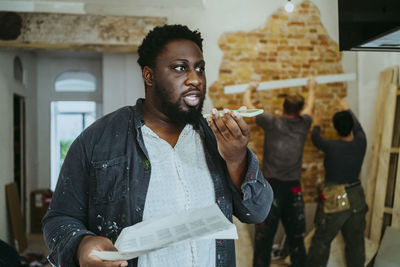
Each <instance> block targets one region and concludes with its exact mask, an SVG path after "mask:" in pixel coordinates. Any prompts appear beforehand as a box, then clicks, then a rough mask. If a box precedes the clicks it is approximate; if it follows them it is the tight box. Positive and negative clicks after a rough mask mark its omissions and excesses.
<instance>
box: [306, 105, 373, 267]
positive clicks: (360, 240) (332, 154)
mask: <svg viewBox="0 0 400 267" xmlns="http://www.w3.org/2000/svg"><path fill="white" fill-rule="evenodd" d="M340 109H341V111H339V112H337V113H335V114H334V116H333V118H332V121H333V125H334V127H335V129H336V131H337V133H338V136H339V138H338V139H336V140H330V139H326V138H323V137H321V134H320V131H321V126H320V121H319V117H318V116H315V123H314V128H313V131H312V136H311V137H312V141H313V143H314V145H315V146H316V147H317V148H318V149H320V150H322V151H323V152H324V154H325V159H324V166H325V186H324V190H323V191H322V194H321V202H320V203H319V206H318V209H317V214H316V218H315V226H316V231H315V234H314V236H313V238H312V242H311V246H310V249H309V253H308V258H307V266H308V267H325V266H326V265H327V262H328V258H329V251H330V245H331V242H332V240H333V239H334V238H335V236H336V235H337V233H338V232H339V231H341V232H342V235H343V239H344V241H345V244H346V250H345V255H346V262H347V266H349V267H350V266H351V267H361V266H364V261H365V245H364V230H365V214H366V212H367V209H368V208H367V204H366V202H365V196H364V191H363V188H362V187H361V184H360V180H359V174H360V171H361V166H362V163H363V160H364V155H365V150H366V147H367V139H366V137H365V133H364V131H363V129H362V127H361V125H360V123H359V122H358V120H357V118H356V117H355V116H354V114H353V112H352V111H351V110H350V109H349V106H348V104H347V101H346V99H345V98H344V99H341V101H340Z"/></svg>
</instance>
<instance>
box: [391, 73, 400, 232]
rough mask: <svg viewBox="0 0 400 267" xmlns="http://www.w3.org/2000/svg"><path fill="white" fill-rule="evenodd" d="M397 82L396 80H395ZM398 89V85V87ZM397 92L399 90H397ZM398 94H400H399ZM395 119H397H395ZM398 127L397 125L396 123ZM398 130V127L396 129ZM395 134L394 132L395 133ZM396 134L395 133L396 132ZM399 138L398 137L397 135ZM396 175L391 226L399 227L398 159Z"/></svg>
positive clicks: (399, 105) (399, 188)
mask: <svg viewBox="0 0 400 267" xmlns="http://www.w3.org/2000/svg"><path fill="white" fill-rule="evenodd" d="M397 83H398V81H397ZM398 89H400V87H398ZM397 93H398V94H399V91H397ZM399 95H400V94H399ZM399 107H400V101H399V99H397V107H396V116H397V117H400V109H399ZM396 121H397V120H396ZM396 127H397V128H399V127H400V126H399V125H396ZM397 130H399V129H397ZM395 134H396V133H395ZM396 135H397V134H396ZM399 139H400V137H399ZM398 142H399V141H398V140H395V141H394V142H393V143H395V144H396V145H397V143H398ZM399 153H400V152H399ZM397 164H398V165H397V175H396V181H395V183H394V184H395V185H394V186H395V189H394V201H393V213H392V227H394V228H400V160H399V161H398V162H397Z"/></svg>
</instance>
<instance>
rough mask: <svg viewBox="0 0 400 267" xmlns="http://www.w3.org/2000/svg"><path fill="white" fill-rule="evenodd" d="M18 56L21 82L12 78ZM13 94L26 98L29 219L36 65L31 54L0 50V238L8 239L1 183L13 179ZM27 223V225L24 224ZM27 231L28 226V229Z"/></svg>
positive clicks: (33, 167)
mask: <svg viewBox="0 0 400 267" xmlns="http://www.w3.org/2000/svg"><path fill="white" fill-rule="evenodd" d="M15 56H19V58H20V59H21V62H22V65H23V68H24V83H23V85H22V84H21V83H19V82H16V81H15V80H14V78H13V62H14V57H15ZM13 94H18V95H20V96H23V97H24V98H25V108H26V114H25V115H26V117H25V126H26V129H25V131H26V132H25V133H26V137H25V142H26V151H25V152H26V191H27V192H28V194H27V195H26V202H25V205H26V207H27V214H26V215H27V216H26V221H25V223H26V224H27V223H28V221H29V216H30V212H29V199H28V198H29V192H30V191H31V190H32V188H33V187H32V185H33V183H34V182H35V181H37V160H36V159H37V157H36V150H37V146H36V66H35V56H34V55H33V54H31V53H26V52H25V53H24V52H20V53H16V52H9V51H8V52H5V51H2V52H0V125H1V128H0V129H1V130H0V151H1V153H0V188H1V189H0V190H1V192H2V193H0V196H1V198H0V239H2V240H6V241H9V238H10V231H9V229H10V228H9V225H8V213H7V202H6V194H5V188H4V186H5V185H6V184H8V183H10V182H13V181H14V158H13V156H14V154H13V152H14V150H13ZM27 225H28V224H27ZM28 230H29V229H28Z"/></svg>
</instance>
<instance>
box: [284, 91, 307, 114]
mask: <svg viewBox="0 0 400 267" xmlns="http://www.w3.org/2000/svg"><path fill="white" fill-rule="evenodd" d="M303 106H304V97H303V96H302V95H300V94H297V93H296V94H288V95H285V100H284V101H283V112H284V113H286V114H289V115H297V114H299V112H300V111H301V110H302V108H303Z"/></svg>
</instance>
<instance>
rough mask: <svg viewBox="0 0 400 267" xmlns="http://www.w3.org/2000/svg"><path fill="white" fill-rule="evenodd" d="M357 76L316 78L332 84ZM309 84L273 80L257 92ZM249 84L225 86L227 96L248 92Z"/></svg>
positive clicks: (294, 80) (260, 86)
mask: <svg viewBox="0 0 400 267" xmlns="http://www.w3.org/2000/svg"><path fill="white" fill-rule="evenodd" d="M355 79H356V75H355V74H354V73H341V74H331V75H320V76H316V77H315V81H316V82H317V83H332V82H345V81H354V80H355ZM307 83H308V78H297V79H287V80H273V81H267V82H261V83H260V85H259V86H258V88H257V90H271V89H278V88H289V87H297V86H305V85H307ZM247 87H248V84H239V85H228V86H225V88H224V92H225V94H237V93H243V92H244V91H246V89H247Z"/></svg>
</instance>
